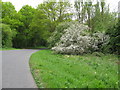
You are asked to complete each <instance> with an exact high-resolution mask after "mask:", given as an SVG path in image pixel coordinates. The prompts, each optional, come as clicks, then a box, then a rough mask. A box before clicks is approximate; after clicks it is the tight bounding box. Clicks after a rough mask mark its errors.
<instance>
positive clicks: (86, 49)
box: [52, 22, 109, 54]
mask: <svg viewBox="0 0 120 90" xmlns="http://www.w3.org/2000/svg"><path fill="white" fill-rule="evenodd" d="M69 26H70V27H68V28H67V29H64V31H63V32H64V34H63V35H62V36H61V37H60V41H59V42H58V43H56V45H55V47H53V48H52V50H54V51H55V52H57V53H64V54H83V53H90V52H94V51H101V47H103V46H104V45H106V44H107V43H108V41H109V36H107V35H105V34H104V33H100V32H97V33H93V34H92V36H91V34H90V31H89V28H88V26H86V25H83V24H79V23H78V22H72V23H69ZM58 34H59V33H58ZM53 40H54V39H53Z"/></svg>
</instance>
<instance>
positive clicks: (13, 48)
mask: <svg viewBox="0 0 120 90" xmlns="http://www.w3.org/2000/svg"><path fill="white" fill-rule="evenodd" d="M0 50H2V51H3V50H19V49H17V48H0Z"/></svg>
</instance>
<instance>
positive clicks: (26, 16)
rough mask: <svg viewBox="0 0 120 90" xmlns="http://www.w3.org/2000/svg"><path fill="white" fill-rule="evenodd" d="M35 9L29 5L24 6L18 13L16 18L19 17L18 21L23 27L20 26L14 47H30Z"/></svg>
mask: <svg viewBox="0 0 120 90" xmlns="http://www.w3.org/2000/svg"><path fill="white" fill-rule="evenodd" d="M35 11H36V10H35V9H34V8H32V7H31V6H29V5H25V6H23V7H22V8H21V9H20V11H19V12H18V14H17V16H16V17H19V18H18V20H19V21H20V22H22V23H21V25H18V28H17V32H18V33H17V36H16V37H15V38H14V40H13V44H14V47H16V48H23V47H30V39H31V37H30V33H31V32H30V24H31V22H32V19H33V17H34V14H35Z"/></svg>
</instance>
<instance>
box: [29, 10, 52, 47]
mask: <svg viewBox="0 0 120 90" xmlns="http://www.w3.org/2000/svg"><path fill="white" fill-rule="evenodd" d="M50 23H51V22H50V20H49V19H47V16H46V15H45V14H44V13H43V11H42V10H40V9H37V10H36V13H35V16H34V17H33V20H32V22H31V24H30V36H31V42H32V43H33V46H35V47H36V46H40V45H45V44H46V39H47V38H48V37H49V34H50V26H49V24H50Z"/></svg>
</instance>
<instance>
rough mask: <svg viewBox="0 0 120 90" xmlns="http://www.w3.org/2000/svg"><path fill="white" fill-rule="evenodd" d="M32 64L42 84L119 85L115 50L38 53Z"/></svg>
mask: <svg viewBox="0 0 120 90" xmlns="http://www.w3.org/2000/svg"><path fill="white" fill-rule="evenodd" d="M30 67H31V72H32V74H33V77H34V79H35V81H36V84H37V86H38V88H118V57H117V56H116V55H113V54H102V53H97V52H96V53H93V54H85V55H61V54H54V53H53V52H52V51H50V50H43V51H38V52H36V53H34V54H33V55H32V56H31V58H30Z"/></svg>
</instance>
